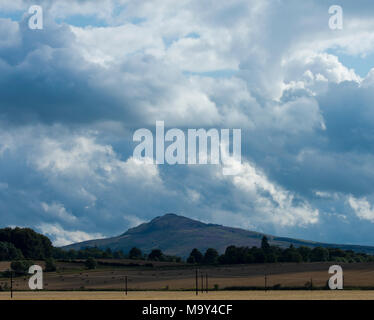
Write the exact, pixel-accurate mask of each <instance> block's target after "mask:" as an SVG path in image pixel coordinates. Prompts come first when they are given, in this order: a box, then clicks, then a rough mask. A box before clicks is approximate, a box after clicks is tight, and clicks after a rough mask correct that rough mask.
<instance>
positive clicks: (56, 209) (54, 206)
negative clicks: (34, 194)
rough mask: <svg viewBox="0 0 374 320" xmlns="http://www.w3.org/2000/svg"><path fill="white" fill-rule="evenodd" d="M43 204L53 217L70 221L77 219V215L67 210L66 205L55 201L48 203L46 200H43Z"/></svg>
mask: <svg viewBox="0 0 374 320" xmlns="http://www.w3.org/2000/svg"><path fill="white" fill-rule="evenodd" d="M41 206H42V208H43V210H44V211H45V212H46V213H48V214H49V215H51V216H52V217H54V218H56V219H59V220H62V221H65V222H68V223H72V222H75V221H77V217H76V216H74V215H73V214H71V213H69V212H67V211H66V209H65V207H64V206H63V205H62V204H60V203H55V202H53V203H51V204H47V203H45V202H42V203H41Z"/></svg>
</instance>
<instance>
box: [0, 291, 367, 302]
mask: <svg viewBox="0 0 374 320" xmlns="http://www.w3.org/2000/svg"><path fill="white" fill-rule="evenodd" d="M0 300H10V293H9V292H1V293H0ZM13 300H374V291H359V290H357V291H349V290H348V291H345V290H340V291H336V290H334V291H318V290H316V291H302V290H296V291H284V290H282V291H266V292H265V291H215V292H214V291H213V292H209V293H204V294H201V293H200V294H199V295H198V296H196V295H195V293H194V292H186V291H184V292H173V291H168V292H160V291H136V292H129V293H128V295H127V296H125V295H124V293H123V292H119V291H110V292H108V291H106V292H100V291H83V292H80V291H73V292H71V291H69V292H48V291H39V292H30V291H28V292H15V293H14V296H13Z"/></svg>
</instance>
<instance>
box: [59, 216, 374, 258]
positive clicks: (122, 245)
mask: <svg viewBox="0 0 374 320" xmlns="http://www.w3.org/2000/svg"><path fill="white" fill-rule="evenodd" d="M263 236H264V234H263V233H259V232H254V231H249V230H244V229H239V228H231V227H225V226H221V225H217V224H207V223H203V222H200V221H197V220H193V219H189V218H186V217H183V216H178V215H176V214H172V213H169V214H166V215H164V216H161V217H157V218H154V219H153V220H151V221H150V222H148V223H143V224H141V225H139V226H137V227H135V228H131V229H129V230H128V231H126V232H125V233H123V234H122V235H120V236H117V237H112V238H107V239H97V240H90V241H84V242H80V243H75V244H71V245H68V246H65V247H63V249H75V250H79V249H83V248H85V247H94V246H97V247H99V248H103V249H106V248H110V249H112V250H123V251H124V252H128V251H129V250H130V249H131V248H132V247H137V248H140V249H141V250H142V251H143V252H146V253H148V252H150V251H151V250H152V249H155V248H157V249H161V250H162V251H163V252H164V253H166V254H169V255H176V256H180V257H184V258H185V257H187V256H188V255H189V253H190V252H191V250H192V249H193V248H198V249H199V250H201V251H205V250H206V249H208V248H215V249H217V250H218V252H220V253H223V252H224V251H225V249H226V247H228V246H230V245H235V246H246V247H252V246H257V247H260V245H261V239H262V237H263ZM266 236H267V237H268V239H269V243H270V244H271V245H276V246H279V247H282V248H286V247H289V246H290V245H291V244H292V245H294V246H295V247H299V246H308V247H311V248H313V247H317V246H321V247H325V248H340V249H343V250H353V251H355V252H363V253H368V254H374V247H372V246H360V245H347V244H328V243H320V242H313V241H306V240H298V239H292V238H285V237H277V236H272V235H266Z"/></svg>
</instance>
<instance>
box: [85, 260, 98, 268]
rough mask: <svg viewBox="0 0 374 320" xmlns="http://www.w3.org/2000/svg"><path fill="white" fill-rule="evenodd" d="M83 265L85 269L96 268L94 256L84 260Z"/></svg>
mask: <svg viewBox="0 0 374 320" xmlns="http://www.w3.org/2000/svg"><path fill="white" fill-rule="evenodd" d="M85 266H86V268H87V269H96V267H97V261H96V259H94V258H88V259H87V260H86V262H85Z"/></svg>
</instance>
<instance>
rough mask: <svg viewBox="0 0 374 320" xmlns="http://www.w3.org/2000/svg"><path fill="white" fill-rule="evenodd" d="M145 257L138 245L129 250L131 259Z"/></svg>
mask: <svg viewBox="0 0 374 320" xmlns="http://www.w3.org/2000/svg"><path fill="white" fill-rule="evenodd" d="M142 257H143V254H142V251H141V250H140V249H138V248H137V247H133V248H132V249H131V250H130V252H129V258H130V259H141V258H142Z"/></svg>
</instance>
